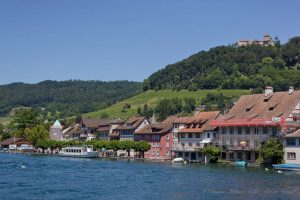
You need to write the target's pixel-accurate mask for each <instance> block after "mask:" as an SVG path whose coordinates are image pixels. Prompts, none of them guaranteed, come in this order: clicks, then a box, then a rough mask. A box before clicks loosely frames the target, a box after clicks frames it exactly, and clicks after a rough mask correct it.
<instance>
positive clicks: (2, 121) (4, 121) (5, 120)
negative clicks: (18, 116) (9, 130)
mask: <svg viewBox="0 0 300 200" xmlns="http://www.w3.org/2000/svg"><path fill="white" fill-rule="evenodd" d="M11 120H12V118H11V117H0V124H3V125H7V124H9V122H10V121H11Z"/></svg>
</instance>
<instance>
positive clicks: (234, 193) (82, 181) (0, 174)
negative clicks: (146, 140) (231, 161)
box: [0, 153, 300, 200]
mask: <svg viewBox="0 0 300 200" xmlns="http://www.w3.org/2000/svg"><path fill="white" fill-rule="evenodd" d="M0 199H22V200H23V199H43V200H44V199H125V200H134V199H139V200H140V199H164V200H165V199H166V200H168V199H174V200H178V199H272V200H275V199H300V174H296V173H295V172H289V173H283V174H279V173H278V172H276V171H273V170H269V171H266V170H264V169H261V168H255V167H248V168H239V167H235V166H228V165H201V164H188V165H182V164H166V163H149V162H142V161H126V160H109V159H76V158H62V157H56V156H44V155H27V154H4V153H0Z"/></svg>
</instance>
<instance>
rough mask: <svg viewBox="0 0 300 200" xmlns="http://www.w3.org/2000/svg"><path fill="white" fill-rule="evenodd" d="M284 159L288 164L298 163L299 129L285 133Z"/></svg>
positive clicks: (299, 157)
mask: <svg viewBox="0 0 300 200" xmlns="http://www.w3.org/2000/svg"><path fill="white" fill-rule="evenodd" d="M283 145H284V161H285V163H288V164H300V129H298V130H297V131H295V132H293V133H291V134H287V135H286V136H285V137H284V140H283Z"/></svg>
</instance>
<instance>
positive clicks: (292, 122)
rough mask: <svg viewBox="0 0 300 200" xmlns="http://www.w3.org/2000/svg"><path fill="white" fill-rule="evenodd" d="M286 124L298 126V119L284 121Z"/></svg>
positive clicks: (299, 122) (299, 124) (299, 125)
mask: <svg viewBox="0 0 300 200" xmlns="http://www.w3.org/2000/svg"><path fill="white" fill-rule="evenodd" d="M286 125H288V126H295V127H300V121H286Z"/></svg>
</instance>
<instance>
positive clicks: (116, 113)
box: [83, 90, 250, 118]
mask: <svg viewBox="0 0 300 200" xmlns="http://www.w3.org/2000/svg"><path fill="white" fill-rule="evenodd" d="M220 92H222V93H223V94H224V95H225V96H227V97H229V96H230V97H238V96H240V95H243V94H249V93H250V90H197V91H188V90H181V91H172V90H159V91H154V90H149V91H146V92H143V93H141V94H138V95H136V96H134V97H131V98H129V99H126V100H123V101H120V102H118V103H116V104H114V105H112V106H110V107H107V108H105V109H102V110H99V111H97V112H91V113H87V114H84V115H83V117H84V118H98V117H101V116H105V115H106V117H107V115H108V117H109V118H119V117H120V118H126V117H129V116H133V115H136V112H137V109H138V107H139V106H140V107H143V105H144V104H148V105H149V106H150V107H153V106H155V105H157V103H158V102H159V100H161V99H163V98H170V99H171V98H175V97H178V98H185V97H191V98H195V99H196V100H197V102H200V100H201V99H202V98H203V97H205V96H206V94H208V93H220ZM124 105H130V109H128V110H127V112H122V108H123V106H124Z"/></svg>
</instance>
